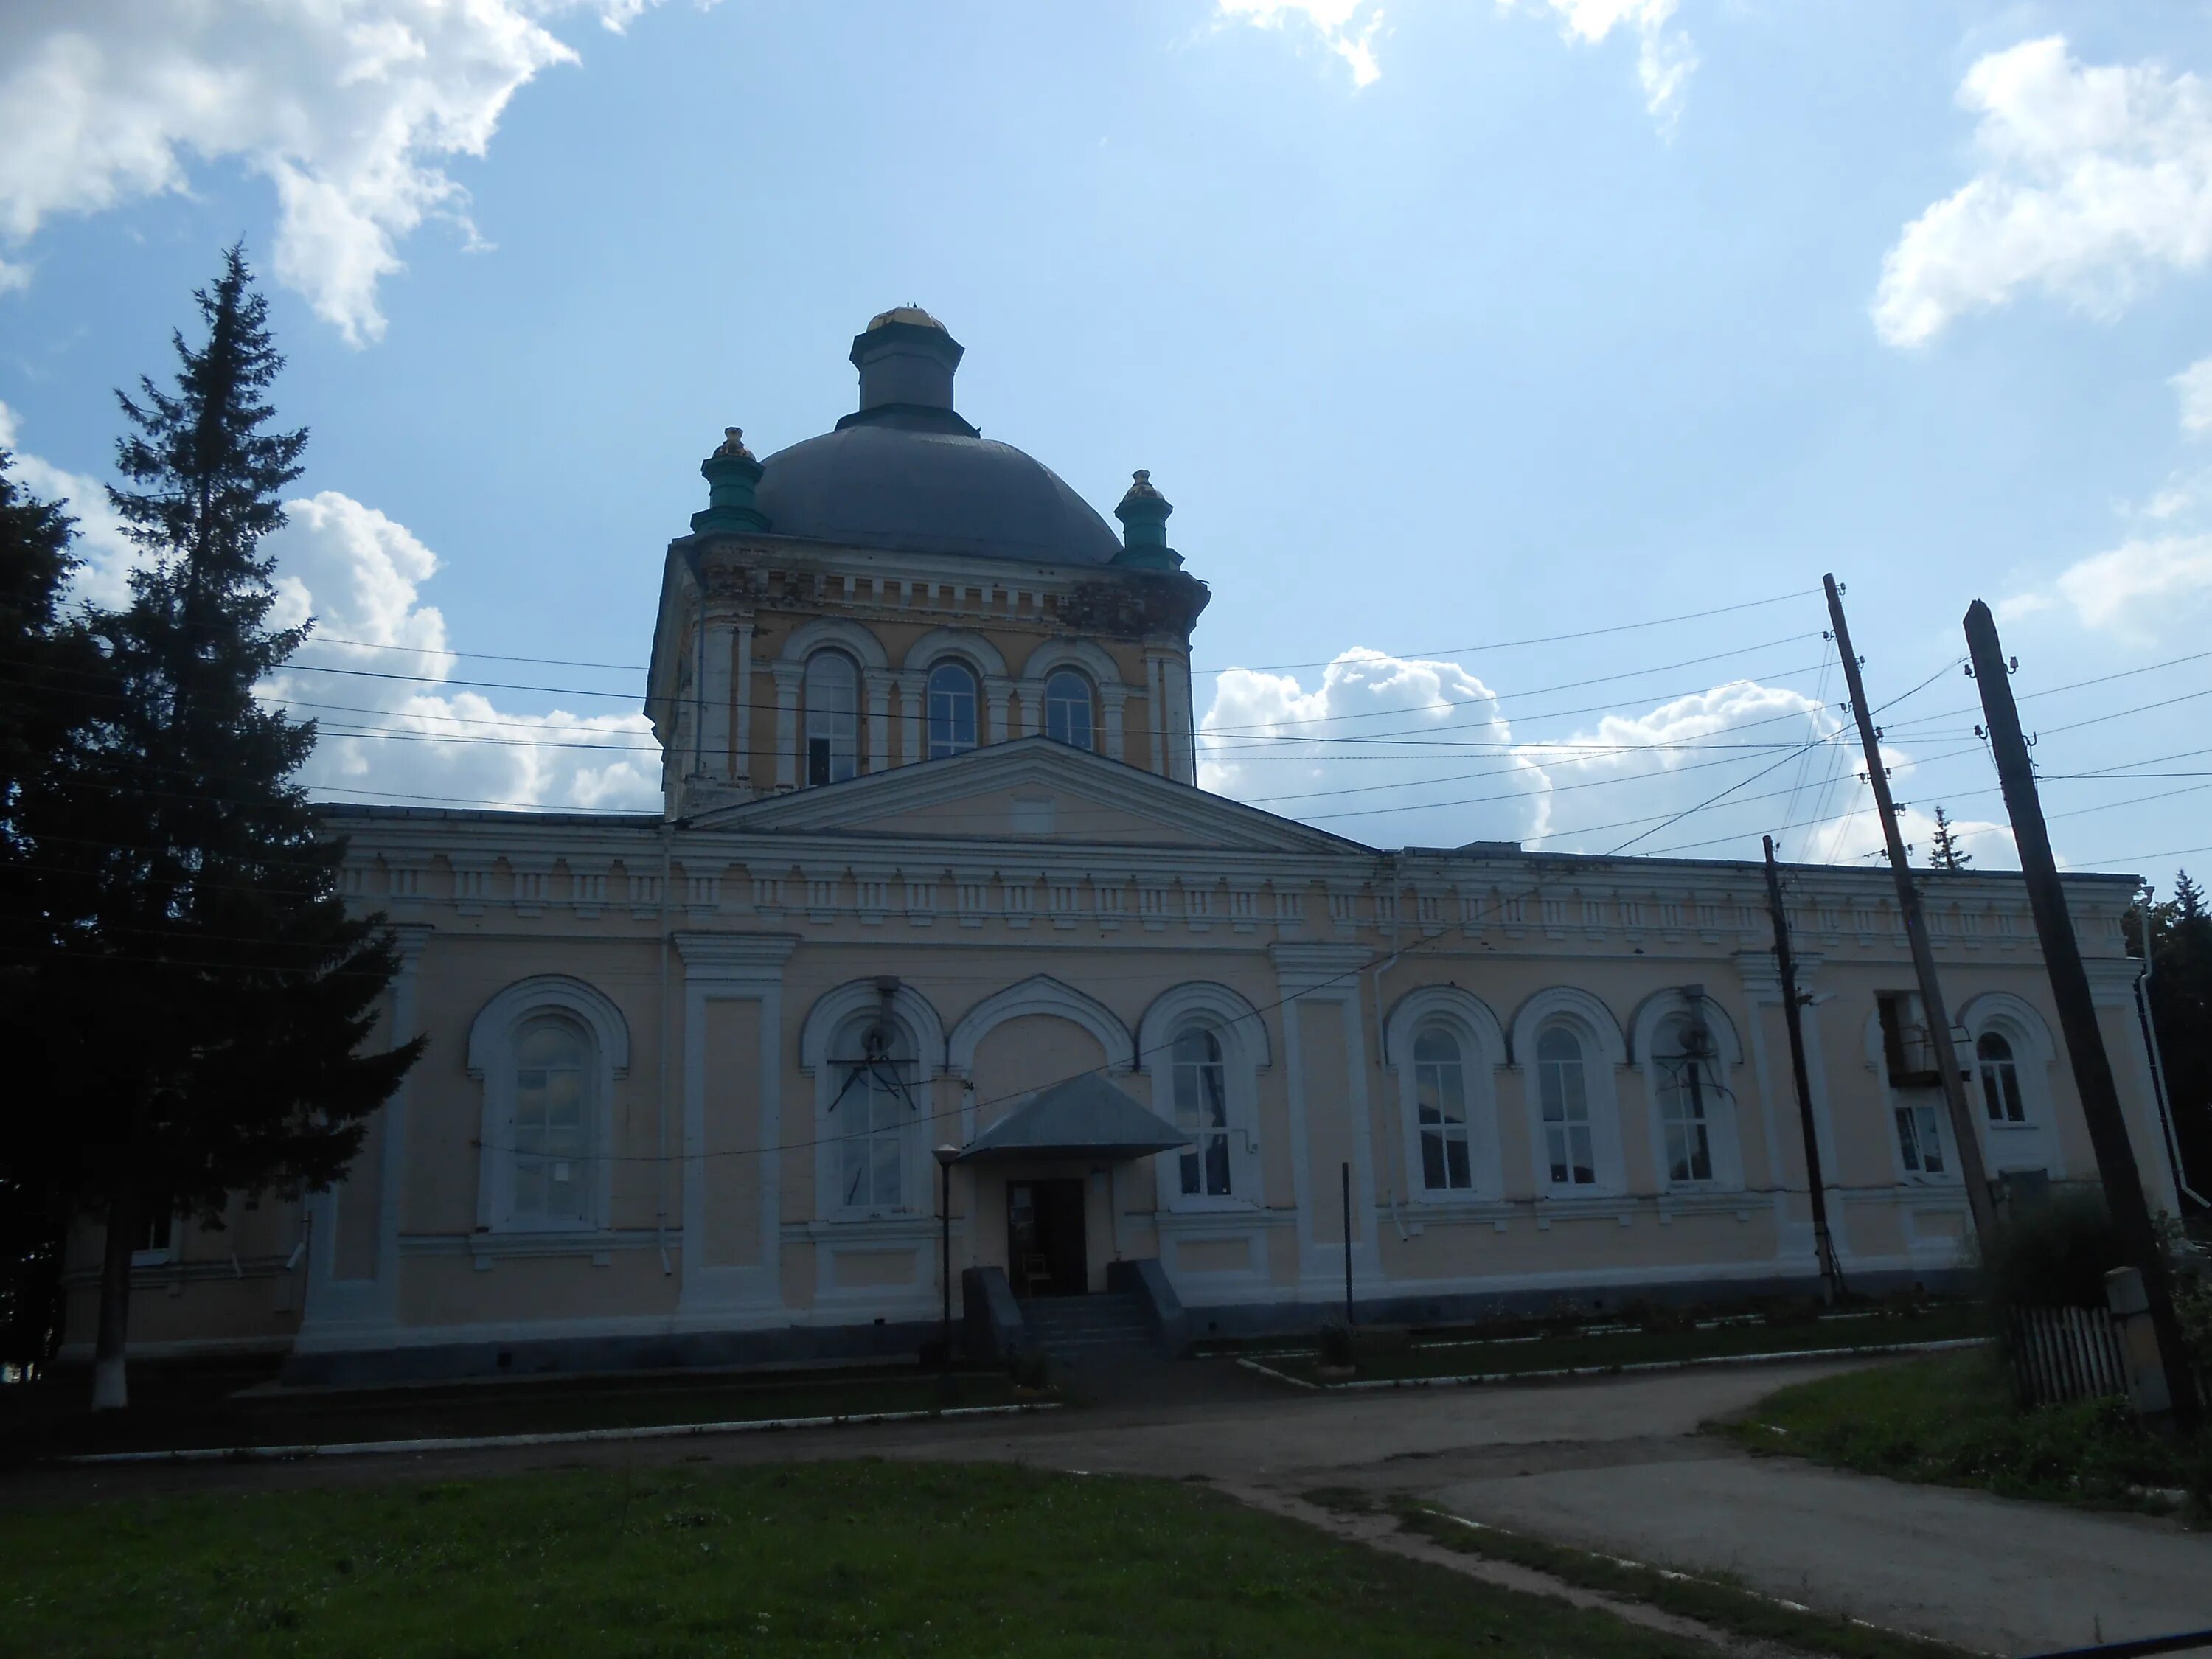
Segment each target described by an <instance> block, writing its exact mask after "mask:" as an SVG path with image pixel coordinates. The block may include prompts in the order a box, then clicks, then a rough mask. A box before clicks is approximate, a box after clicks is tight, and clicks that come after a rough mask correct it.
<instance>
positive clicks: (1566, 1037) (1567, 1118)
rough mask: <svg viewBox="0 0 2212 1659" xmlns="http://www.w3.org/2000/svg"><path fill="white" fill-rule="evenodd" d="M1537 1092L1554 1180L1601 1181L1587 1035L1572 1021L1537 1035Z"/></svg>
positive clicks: (1573, 1183)
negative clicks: (1585, 1060) (1585, 1067)
mask: <svg viewBox="0 0 2212 1659" xmlns="http://www.w3.org/2000/svg"><path fill="white" fill-rule="evenodd" d="M1536 1097H1537V1102H1538V1104H1539V1106H1540V1107H1541V1110H1542V1112H1543V1117H1544V1159H1545V1163H1546V1164H1547V1165H1548V1167H1549V1169H1550V1171H1551V1176H1550V1179H1551V1183H1552V1185H1553V1186H1554V1187H1564V1188H1569V1189H1572V1188H1577V1187H1595V1186H1596V1185H1597V1147H1596V1143H1595V1139H1593V1137H1592V1135H1591V1133H1590V1111H1589V1080H1588V1079H1587V1078H1586V1077H1585V1075H1584V1073H1583V1045H1582V1039H1581V1038H1580V1037H1578V1036H1576V1035H1575V1033H1574V1031H1573V1030H1571V1028H1570V1027H1568V1026H1565V1025H1547V1026H1546V1027H1545V1028H1544V1030H1543V1031H1542V1033H1541V1035H1540V1036H1538V1037H1537V1039H1536Z"/></svg>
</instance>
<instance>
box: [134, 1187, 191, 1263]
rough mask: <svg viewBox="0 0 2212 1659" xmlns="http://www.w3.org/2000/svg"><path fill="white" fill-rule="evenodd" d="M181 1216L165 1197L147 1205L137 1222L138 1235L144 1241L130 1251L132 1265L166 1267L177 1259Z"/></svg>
mask: <svg viewBox="0 0 2212 1659" xmlns="http://www.w3.org/2000/svg"><path fill="white" fill-rule="evenodd" d="M182 1230H183V1229H182V1218H181V1217H179V1215H178V1214H177V1212H176V1211H175V1209H174V1208H173V1207H172V1206H170V1204H169V1201H168V1200H167V1199H161V1200H157V1201H156V1202H155V1203H154V1204H153V1205H151V1206H149V1208H148V1210H147V1212H146V1214H145V1215H144V1216H143V1217H142V1218H140V1220H139V1223H138V1236H139V1237H141V1238H143V1239H145V1240H147V1241H148V1242H147V1243H143V1244H141V1245H138V1246H137V1247H135V1248H134V1249H132V1250H131V1266H132V1267H167V1266H168V1265H169V1263H170V1262H172V1261H175V1260H176V1259H177V1235H178V1233H179V1232H180V1231H182Z"/></svg>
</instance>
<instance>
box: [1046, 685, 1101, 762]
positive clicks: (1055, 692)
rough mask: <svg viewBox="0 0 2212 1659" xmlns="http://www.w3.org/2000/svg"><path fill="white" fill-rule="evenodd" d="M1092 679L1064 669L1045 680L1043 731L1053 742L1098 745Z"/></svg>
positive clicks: (1086, 747)
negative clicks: (1095, 739)
mask: <svg viewBox="0 0 2212 1659" xmlns="http://www.w3.org/2000/svg"><path fill="white" fill-rule="evenodd" d="M1091 724H1092V722H1091V682H1090V681H1088V680H1086V679H1085V678H1083V676H1082V675H1080V674H1079V673H1077V672H1075V671H1073V669H1068V668H1063V669H1061V670H1060V671H1059V672H1058V673H1056V674H1054V676H1053V677H1052V678H1050V679H1048V680H1047V681H1046V682H1045V683H1044V734H1045V736H1047V737H1048V738H1051V739H1052V740H1053V741H1054V743H1065V744H1071V745H1073V747H1075V748H1077V749H1091V748H1095V747H1096V746H1097V744H1095V742H1094V741H1093V739H1092V737H1091Z"/></svg>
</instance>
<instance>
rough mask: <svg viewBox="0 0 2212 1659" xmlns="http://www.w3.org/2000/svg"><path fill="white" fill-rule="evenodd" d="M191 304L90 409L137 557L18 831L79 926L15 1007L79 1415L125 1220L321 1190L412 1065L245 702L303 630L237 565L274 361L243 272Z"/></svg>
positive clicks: (287, 471) (302, 812)
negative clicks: (27, 1056) (56, 877)
mask: <svg viewBox="0 0 2212 1659" xmlns="http://www.w3.org/2000/svg"><path fill="white" fill-rule="evenodd" d="M194 298H195V300H196V301H197V304H198V307H199V311H200V314H201V318H202V319H203V321H204V324H205V326H206V337H205V340H204V343H201V344H198V345H197V346H195V345H191V344H187V343H186V342H185V338H184V337H183V335H182V334H181V333H179V334H177V335H175V336H174V337H173V343H174V346H175V349H176V352H177V356H178V359H179V372H178V374H177V377H176V382H175V385H174V386H173V388H171V389H164V388H163V387H161V386H157V385H155V382H154V381H153V380H151V379H143V380H141V382H140V391H139V394H138V396H137V397H135V398H134V397H131V396H129V395H125V394H124V393H121V392H118V394H117V397H118V401H119V402H120V403H121V404H122V409H123V414H124V417H125V421H126V422H127V423H128V427H129V430H128V433H127V435H125V437H124V438H123V439H122V440H121V441H120V442H119V443H118V446H117V460H118V470H119V471H120V472H121V473H122V476H123V477H124V478H125V480H126V483H127V487H125V488H123V489H110V490H109V492H108V495H109V500H110V501H111V503H112V506H113V507H114V509H115V511H116V512H117V513H118V514H119V515H120V516H121V517H122V519H123V520H124V521H125V524H126V526H128V527H129V531H130V534H131V537H132V538H133V539H134V540H135V541H136V542H137V544H138V545H139V547H140V548H141V549H142V550H143V555H144V557H143V562H142V564H141V566H140V568H138V569H137V571H136V572H135V573H134V574H133V575H132V577H131V592H132V597H131V603H130V604H129V605H127V606H126V607H125V609H123V610H122V611H118V612H114V613H112V614H107V615H104V616H101V617H98V618H96V619H95V620H94V623H93V627H94V632H95V633H96V634H97V635H98V637H99V641H100V647H101V649H102V651H103V653H105V656H106V671H107V673H108V675H109V677H110V678H111V681H112V696H107V697H106V698H105V700H104V702H103V704H102V706H101V708H100V732H99V733H98V737H97V740H96V741H95V742H94V744H92V745H91V748H90V750H89V752H88V755H87V756H86V757H85V759H84V760H83V762H82V764H81V765H80V766H79V767H78V768H77V769H76V775H74V776H73V777H72V778H71V779H70V781H69V787H66V788H61V789H56V790H54V791H52V792H51V793H49V795H48V796H47V798H46V799H44V800H43V801H42V802H41V803H40V805H41V806H42V807H43V808H44V812H43V814H42V817H41V821H40V823H38V824H37V825H36V826H34V828H35V830H36V832H37V833H39V834H40V836H41V837H42V838H45V839H49V840H50V841H51V844H52V847H53V848H57V849H59V850H60V851H61V852H63V853H64V854H66V862H67V863H68V865H69V866H70V869H69V880H70V882H71V883H72V884H73V885H74V890H75V892H76V896H77V902H78V904H77V908H79V909H80V910H81V911H82V913H83V914H84V915H86V916H87V917H88V922H87V924H86V925H85V926H83V927H80V928H79V929H78V930H76V934H75V936H74V937H72V938H70V939H68V940H66V941H64V948H62V949H59V950H58V951H55V952H54V953H53V954H52V956H51V957H49V958H48V963H47V968H48V971H46V973H44V974H43V975H42V979H43V981H45V983H44V986H43V987H42V997H41V1000H42V1002H44V1003H45V1005H46V1018H47V1019H48V1020H49V1021H50V1022H52V1023H53V1024H55V1025H56V1027H57V1029H58V1040H60V1041H62V1042H64V1043H66V1044H67V1046H68V1047H69V1048H70V1050H71V1051H72V1052H71V1056H70V1057H71V1059H72V1060H74V1062H75V1064H76V1066H77V1067H78V1068H79V1070H78V1072H77V1081H76V1087H75V1088H74V1089H73V1090H72V1091H70V1092H71V1094H72V1095H73V1096H74V1097H75V1098H74V1100H73V1102H72V1104H73V1106H74V1107H75V1109H76V1121H77V1122H78V1123H79V1125H80V1126H81V1127H80V1130H79V1136H80V1139H79V1142H78V1146H77V1152H78V1158H77V1167H76V1176H77V1178H78V1180H79V1182H80V1183H81V1184H80V1191H81V1192H82V1194H83V1196H84V1197H85V1198H86V1200H88V1202H91V1203H93V1204H94V1205H96V1206H97V1207H98V1209H99V1210H100V1212H101V1213H102V1214H103V1216H104V1219H105V1222H106V1242H105V1254H104V1259H103V1263H102V1268H101V1275H100V1320H99V1328H98V1332H97V1334H96V1338H95V1348H94V1401H93V1403H94V1407H95V1409H100V1408H112V1407H120V1406H122V1405H124V1404H125V1402H126V1400H127V1394H126V1391H125V1374H124V1363H123V1359H124V1349H125V1338H126V1335H127V1332H128V1322H129V1310H130V1293H131V1254H132V1250H133V1249H134V1248H135V1247H136V1245H137V1243H138V1241H139V1238H140V1235H141V1233H142V1231H143V1229H144V1228H145V1227H146V1226H147V1225H148V1224H149V1220H151V1219H152V1218H155V1217H157V1216H158V1215H159V1214H161V1212H162V1211H163V1210H164V1209H165V1208H166V1210H167V1212H171V1213H176V1214H188V1215H192V1216H195V1217H197V1218H199V1220H200V1221H201V1223H202V1224H203V1225H209V1226H219V1225H221V1220H222V1211H223V1209H224V1207H225V1206H226V1205H227V1203H228V1200H229V1199H230V1197H231V1196H232V1195H233V1194H236V1193H240V1192H245V1193H257V1192H262V1191H266V1190H270V1189H271V1188H296V1187H302V1186H304V1187H307V1188H317V1189H319V1188H323V1187H325V1186H327V1185H328V1184H329V1183H330V1182H332V1181H333V1180H335V1179H337V1177H338V1176H340V1175H342V1174H343V1172H344V1170H345V1168H346V1165H347V1164H348V1163H349V1161H350V1160H351V1158H353V1156H354V1154H355V1152H356V1151H357V1150H358V1148H359V1146H360V1144H361V1140H362V1134H363V1133H364V1130H365V1125H366V1120H367V1118H368V1115H369V1114H371V1113H372V1112H374V1110H375V1109H376V1108H377V1107H378V1106H379V1105H380V1104H381V1103H383V1102H384V1101H385V1100H386V1098H387V1097H389V1096H390V1094H391V1093H392V1090H393V1089H394V1088H395V1087H397V1086H398V1082H399V1079H401V1077H403V1076H404V1074H405V1073H406V1070H407V1067H408V1066H410V1065H411V1064H412V1063H413V1061H414V1059H415V1056H416V1054H417V1053H418V1052H419V1050H420V1043H419V1041H418V1042H416V1043H413V1044H410V1045H408V1046H406V1047H404V1048H397V1049H390V1048H386V1049H382V1050H380V1051H376V1052H371V1051H370V1050H371V1048H372V1047H373V1045H371V1044H370V1043H369V1038H370V1035H371V1031H372V1029H373V1027H374V1024H375V1021H376V1018H377V1011H378V1008H379V1005H380V1000H381V997H382V994H383V992H384V989H385V987H386V984H387V983H388V982H389V981H390V980H391V978H392V975H393V973H394V972H395V971H396V970H397V969H398V958H397V956H396V954H395V953H394V951H393V950H392V945H391V941H390V938H389V935H388V934H387V933H386V932H385V931H384V930H383V929H382V928H381V927H380V925H379V923H380V918H368V919H366V920H361V919H349V917H348V916H347V915H346V914H345V908H344V905H343V901H342V900H341V899H340V898H339V896H338V894H337V870H338V866H339V863H340V861H341V860H342V859H343V853H344V848H343V842H340V841H338V840H337V839H336V838H334V837H332V836H329V835H328V834H327V833H326V832H325V829H324V828H323V826H322V825H321V824H320V823H319V821H318V819H317V817H316V814H315V812H314V810H313V807H312V806H311V805H309V803H308V800H307V793H306V792H305V790H304V789H303V788H301V786H300V785H299V784H298V783H297V782H296V781H295V775H296V773H297V772H298V770H299V768H300V766H301V763H303V762H304V761H305V760H306V759H307V756H308V754H309V752H310V750H312V749H313V746H314V741H315V730H314V726H313V722H300V721H295V720H292V719H291V718H289V716H288V715H287V714H285V713H284V712H283V710H282V709H281V708H271V707H270V706H269V705H267V704H266V703H264V702H262V701H260V700H259V699H258V698H257V696H255V694H254V688H255V687H256V685H257V684H260V683H261V682H262V681H264V679H265V678H267V677H268V675H269V674H270V672H271V671H273V670H274V669H276V667H277V666H278V665H280V664H282V663H283V661H284V660H285V659H286V658H287V657H288V656H289V655H290V654H291V653H292V652H293V650H294V649H295V647H297V646H298V645H299V643H300V642H301V639H302V638H304V636H305V633H306V630H305V629H275V628H271V627H270V620H269V618H270V608H271V605H273V603H274V600H275V591H274V588H273V587H272V586H271V582H270V576H271V563H270V561H269V560H268V559H267V558H265V557H264V556H262V554H261V552H260V550H259V547H260V542H261V538H263V537H264V536H266V535H268V534H269V533H270V532H271V531H274V530H276V528H277V527H278V526H281V525H282V524H283V522H284V512H283V504H282V501H281V500H280V496H279V492H280V491H281V490H282V489H283V487H284V486H285V485H286V484H288V483H290V482H291V481H292V480H293V479H295V478H296V477H298V476H299V474H300V456H301V452H302V451H303V450H304V448H305V447H306V444H307V434H306V433H305V432H304V431H291V432H286V431H278V430H274V429H272V428H271V427H270V422H271V421H272V419H273V416H274V412H275V411H274V410H272V409H271V408H270V405H269V404H268V402H267V394H268V392H269V389H270V385H271V384H272V382H273V381H274V380H275V379H276V374H277V373H278V371H279V370H280V369H281V368H282V367H283V358H282V357H281V356H278V355H277V353H276V349H275V348H274V346H273V345H272V343H270V335H269V330H268V319H267V303H266V301H264V299H263V298H262V297H261V296H260V295H258V294H257V293H256V292H255V291H254V289H253V284H252V273H251V272H250V271H249V270H247V268H246V260H245V257H244V254H243V252H242V250H240V249H239V248H236V247H234V248H232V249H230V250H229V251H228V253H227V254H226V255H225V256H224V260H223V267H222V274H221V275H220V276H218V278H217V279H216V283H215V284H214V286H213V287H212V288H211V289H204V290H201V291H199V292H197V293H196V294H195V295H194ZM42 861H44V860H42Z"/></svg>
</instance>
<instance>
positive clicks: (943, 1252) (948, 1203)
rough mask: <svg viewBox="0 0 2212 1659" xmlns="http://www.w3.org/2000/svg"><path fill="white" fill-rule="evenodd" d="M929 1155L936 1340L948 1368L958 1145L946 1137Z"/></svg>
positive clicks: (950, 1360)
mask: <svg viewBox="0 0 2212 1659" xmlns="http://www.w3.org/2000/svg"><path fill="white" fill-rule="evenodd" d="M932 1156H933V1157H934V1158H936V1159H937V1170H938V1202H937V1213H938V1218H939V1220H938V1261H937V1284H938V1289H939V1292H940V1293H941V1295H942V1297H943V1302H944V1307H943V1311H942V1313H941V1314H940V1316H939V1326H938V1332H937V1340H938V1346H939V1352H941V1353H942V1354H943V1355H944V1356H945V1358H944V1365H945V1370H947V1371H950V1370H951V1369H952V1165H953V1163H954V1162H955V1160H957V1158H959V1156H960V1149H959V1148H958V1147H957V1146H953V1145H952V1144H951V1142H950V1141H947V1142H946V1143H945V1145H944V1146H939V1148H938V1149H937V1151H936V1152H934V1153H933V1154H932Z"/></svg>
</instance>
